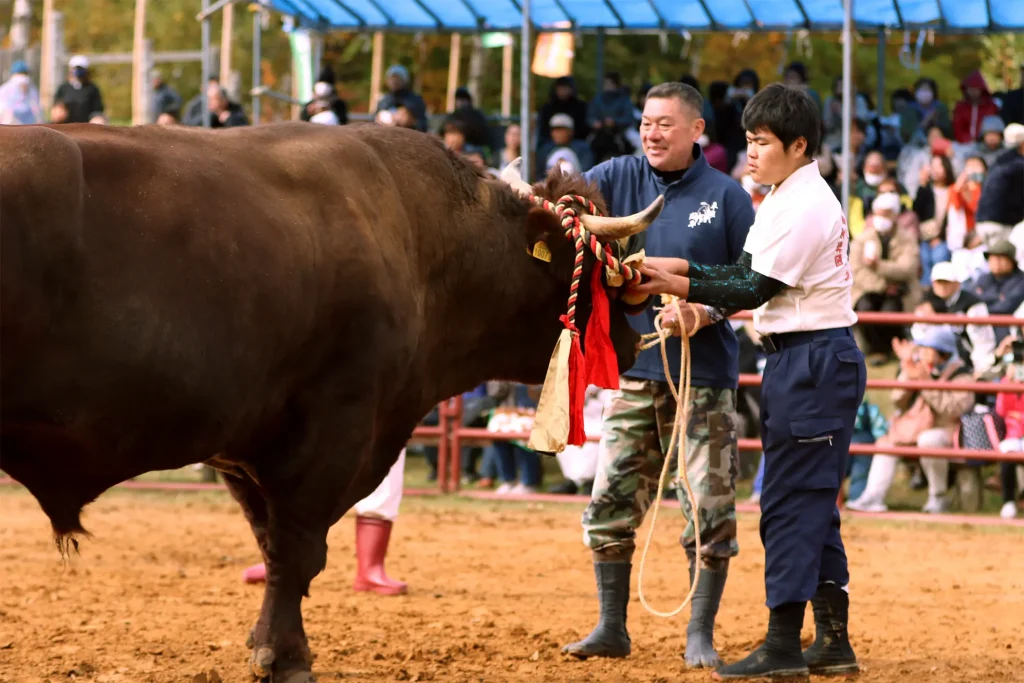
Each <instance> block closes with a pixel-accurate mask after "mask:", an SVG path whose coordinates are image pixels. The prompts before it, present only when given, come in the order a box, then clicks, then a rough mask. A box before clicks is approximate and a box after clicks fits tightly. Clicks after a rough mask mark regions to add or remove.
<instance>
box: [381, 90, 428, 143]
mask: <svg viewBox="0 0 1024 683" xmlns="http://www.w3.org/2000/svg"><path fill="white" fill-rule="evenodd" d="M400 106H401V107H405V108H406V109H408V110H409V113H411V114H412V115H413V116H415V117H416V130H419V131H423V132H424V133H426V132H427V103H426V102H424V101H423V98H422V97H420V96H419V95H418V94H417V93H414V92H413V91H412V90H410V89H409V88H402V89H401V90H396V91H395V92H386V93H384V94H383V95H381V98H380V100H378V101H377V108H376V109H375V110H374V114H377V113H379V112H382V111H384V110H389V111H390V110H394V109H397V108H398V107H400Z"/></svg>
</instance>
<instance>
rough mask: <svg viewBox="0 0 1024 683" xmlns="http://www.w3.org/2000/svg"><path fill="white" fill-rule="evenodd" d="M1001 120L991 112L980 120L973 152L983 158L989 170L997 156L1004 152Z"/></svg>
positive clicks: (1003, 126) (997, 159)
mask: <svg viewBox="0 0 1024 683" xmlns="http://www.w3.org/2000/svg"><path fill="white" fill-rule="evenodd" d="M1005 127H1006V126H1005V125H1003V120H1002V119H1001V118H999V117H998V116H996V115H995V114H992V115H990V116H986V117H985V120H984V121H982V122H981V136H980V138H979V139H978V141H977V143H976V144H975V154H977V155H978V156H980V157H981V158H982V159H984V160H985V165H986V166H988V168H989V170H990V171H991V169H992V167H993V166H995V164H996V162H997V161H999V157H1001V156H1003V155H1004V154H1005V153H1006V150H1005V149H1003V129H1004V128H1005Z"/></svg>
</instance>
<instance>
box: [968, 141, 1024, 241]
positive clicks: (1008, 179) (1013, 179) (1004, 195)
mask: <svg viewBox="0 0 1024 683" xmlns="http://www.w3.org/2000/svg"><path fill="white" fill-rule="evenodd" d="M974 220H975V222H976V224H977V223H983V222H986V221H992V222H993V223H999V224H1001V225H1017V223H1020V222H1021V221H1024V156H1021V155H1020V154H1019V153H1018V152H1017V150H1015V149H1014V150H1010V151H1009V152H1007V153H1006V154H1004V155H1003V156H1001V157H999V160H998V161H997V162H996V163H995V165H993V166H992V168H990V169H989V170H988V176H987V177H986V178H985V183H984V184H983V185H982V186H981V198H980V199H979V200H978V212H977V214H975V218H974Z"/></svg>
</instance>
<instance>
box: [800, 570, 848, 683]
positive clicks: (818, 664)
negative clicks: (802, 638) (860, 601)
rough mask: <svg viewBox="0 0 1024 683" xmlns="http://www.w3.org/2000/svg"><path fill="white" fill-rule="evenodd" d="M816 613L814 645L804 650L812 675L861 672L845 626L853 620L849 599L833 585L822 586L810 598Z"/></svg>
mask: <svg viewBox="0 0 1024 683" xmlns="http://www.w3.org/2000/svg"><path fill="white" fill-rule="evenodd" d="M811 608H812V609H813V610H814V631H815V634H814V643H813V644H812V645H811V646H810V647H809V648H807V649H806V650H804V661H805V662H807V668H809V669H810V670H811V673H812V674H816V675H818V676H831V675H838V674H852V673H857V672H858V671H860V666H859V665H858V664H857V656H856V655H855V654H854V653H853V647H851V646H850V635H849V633H847V631H846V625H847V623H848V622H849V619H850V596H849V595H847V593H846V591H844V590H843V589H842V588H840V587H839V586H837V585H835V584H834V583H823V584H821V585H820V586H818V592H817V593H815V595H814V597H813V598H812V599H811Z"/></svg>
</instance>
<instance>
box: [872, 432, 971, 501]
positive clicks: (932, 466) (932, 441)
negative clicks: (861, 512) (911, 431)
mask: <svg viewBox="0 0 1024 683" xmlns="http://www.w3.org/2000/svg"><path fill="white" fill-rule="evenodd" d="M952 445H953V437H952V435H951V434H950V433H949V430H948V429H929V430H927V431H924V432H921V433H920V434H919V435H918V437H917V447H918V448H950V447H951V446H952ZM898 462H899V457H898V456H895V455H886V454H883V453H879V454H876V455H875V457H873V458H871V469H870V470H868V481H867V483H866V484H865V485H864V493H862V494H861V496H860V500H861V501H865V502H870V503H877V504H882V503H885V496H886V494H888V493H889V487H890V486H892V480H893V477H895V476H896V464H897V463H898ZM921 469H923V470H924V474H925V476H926V477H927V478H928V495H929V496H941V495H943V494H944V493H945V492H946V477H947V475H948V474H949V460H945V459H942V458H921Z"/></svg>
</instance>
